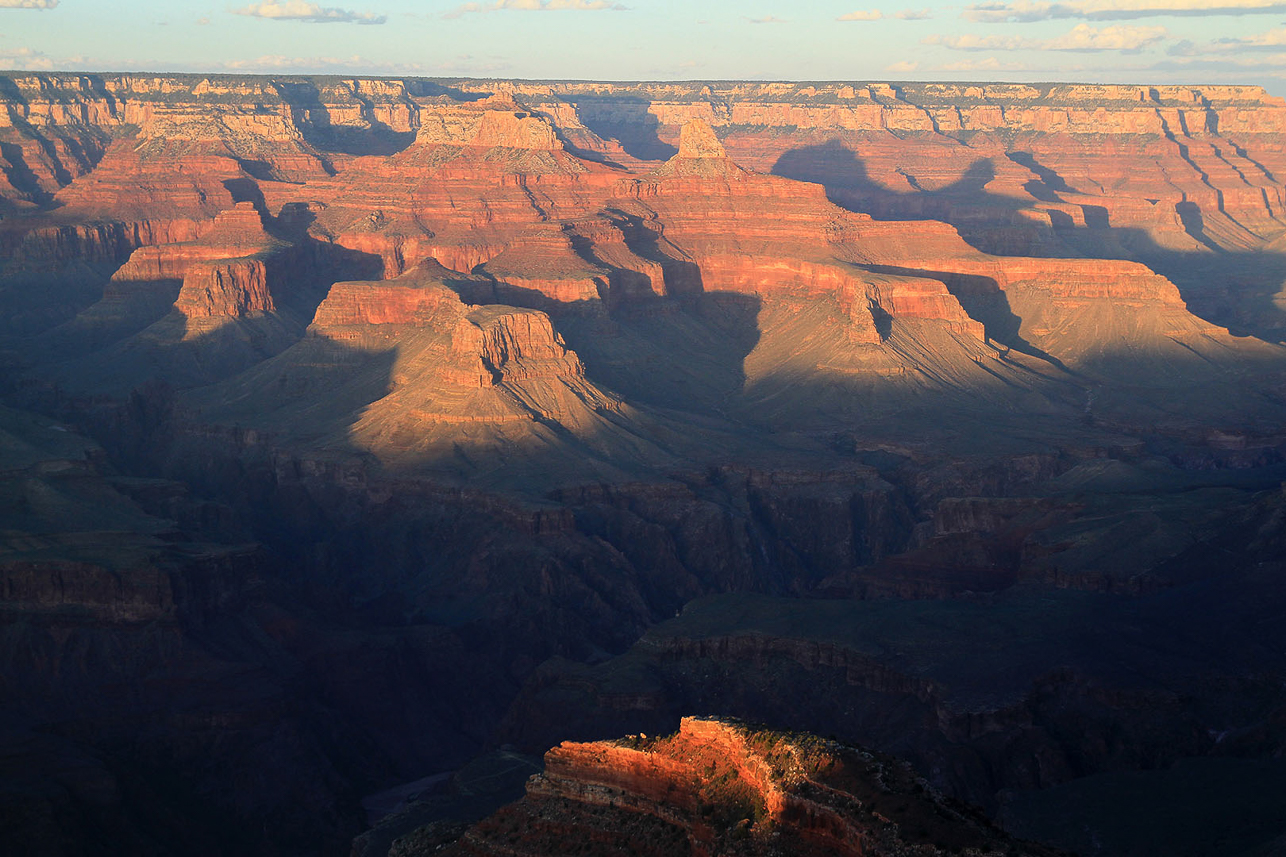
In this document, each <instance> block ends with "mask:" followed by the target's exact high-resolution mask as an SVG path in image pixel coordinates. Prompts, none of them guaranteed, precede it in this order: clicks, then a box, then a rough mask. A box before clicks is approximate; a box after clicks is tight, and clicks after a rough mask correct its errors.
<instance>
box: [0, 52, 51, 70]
mask: <svg viewBox="0 0 1286 857" xmlns="http://www.w3.org/2000/svg"><path fill="white" fill-rule="evenodd" d="M0 66H2V67H4V68H12V69H19V70H22V71H46V70H49V69H52V68H53V67H54V61H53V60H52V59H50V58H49V56H48V55H47V54H44V53H42V52H40V51H37V50H32V49H31V48H6V49H0Z"/></svg>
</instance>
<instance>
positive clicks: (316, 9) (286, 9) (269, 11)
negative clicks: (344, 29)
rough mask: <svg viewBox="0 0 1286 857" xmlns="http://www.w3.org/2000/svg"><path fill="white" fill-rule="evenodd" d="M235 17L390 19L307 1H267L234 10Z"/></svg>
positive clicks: (343, 21)
mask: <svg viewBox="0 0 1286 857" xmlns="http://www.w3.org/2000/svg"><path fill="white" fill-rule="evenodd" d="M232 14H234V15H248V16H249V17H251V18H270V19H272V20H274V21H307V22H308V23H311V24H383V23H384V22H385V21H387V20H388V18H387V17H386V16H384V15H376V14H375V13H373V12H350V11H349V10H347V9H339V8H337V7H335V6H319V5H317V4H316V3H309V2H307V0H266V2H263V3H251V4H250V5H249V6H245V7H243V8H241V9H233V10H232Z"/></svg>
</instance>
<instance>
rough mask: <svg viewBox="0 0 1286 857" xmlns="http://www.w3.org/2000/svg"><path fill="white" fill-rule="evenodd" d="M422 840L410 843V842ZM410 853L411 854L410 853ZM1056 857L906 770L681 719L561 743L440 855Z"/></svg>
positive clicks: (819, 743)
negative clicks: (496, 808)
mask: <svg viewBox="0 0 1286 857" xmlns="http://www.w3.org/2000/svg"><path fill="white" fill-rule="evenodd" d="M413 841H414V838H412V839H411V840H410V842H413ZM410 842H408V843H407V846H406V850H405V851H404V852H403V853H406V854H408V855H410V854H416V853H426V854H427V853H430V851H429V850H428V849H427V848H426V849H425V850H424V851H422V852H419V851H416V850H415V848H414V846H413V845H411V844H410ZM911 849H915V853H922V854H943V853H953V852H956V851H958V850H960V849H967V853H971V854H980V855H981V854H1002V853H1003V854H1030V855H1039V854H1052V853H1053V852H1052V851H1049V850H1047V849H1044V848H1042V847H1040V846H1037V845H1034V844H1027V843H1020V842H1016V841H1013V840H1010V839H1009V838H1008V837H1006V836H1004V834H1003V833H1001V832H1000V831H999V830H997V829H996V828H994V827H992V826H991V825H990V824H988V823H987V822H986V821H985V820H984V819H983V818H981V817H980V816H979V815H977V814H974V813H972V812H970V811H969V810H968V809H966V808H964V807H961V806H952V805H950V804H949V803H947V802H946V801H944V800H943V799H942V798H941V796H939V795H937V794H935V793H934V792H933V791H932V790H931V789H929V788H927V786H926V784H925V783H924V782H923V781H922V780H918V779H917V778H916V777H915V775H914V774H913V773H912V772H911V771H910V770H909V769H908V768H907V767H905V766H904V765H900V764H898V763H897V762H895V761H894V760H892V759H889V758H886V757H879V756H875V755H873V754H871V753H869V752H865V751H861V750H858V749H855V748H852V747H845V746H842V745H839V744H836V743H834V742H830V741H823V740H820V739H818V738H816V737H814V736H811V735H806V734H781V733H774V732H771V731H768V730H764V729H755V728H751V727H748V726H746V725H743V724H741V723H737V722H734V721H729V720H720V719H716V718H703V717H685V718H683V720H682V722H681V723H680V724H679V731H678V732H677V733H675V734H673V735H670V736H667V737H663V738H649V737H648V736H646V735H634V736H631V737H629V738H625V739H622V740H618V741H600V742H595V743H592V744H574V743H571V742H565V743H563V744H561V745H559V746H557V747H555V748H554V749H552V750H550V751H549V752H548V753H547V754H546V755H545V770H544V773H543V774H538V775H536V776H535V777H533V778H532V779H531V781H530V782H529V783H528V784H527V796H526V797H525V798H524V799H523V800H521V801H519V802H518V803H516V804H513V805H511V806H509V807H506V808H505V809H503V810H501V811H500V812H499V813H497V814H496V815H495V816H493V817H491V818H489V819H487V820H485V821H483V822H481V823H480V824H478V825H477V826H476V827H474V828H472V829H471V830H468V831H466V832H465V833H464V835H463V836H461V838H460V839H459V841H458V842H456V843H455V844H454V845H450V846H447V847H446V848H445V849H439V850H438V851H434V852H432V853H447V854H469V855H488V854H522V855H532V857H535V855H542V854H555V853H559V854H561V853H567V852H568V851H575V852H577V853H585V854H620V853H622V852H632V853H636V854H693V855H708V854H783V853H787V854H800V855H809V854H817V855H821V854H834V855H857V854H866V855H885V854H903V853H907V851H908V850H911Z"/></svg>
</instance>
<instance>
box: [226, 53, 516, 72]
mask: <svg viewBox="0 0 1286 857" xmlns="http://www.w3.org/2000/svg"><path fill="white" fill-rule="evenodd" d="M220 68H222V69H224V70H227V71H237V72H264V73H272V72H298V73H300V74H355V73H356V74H417V75H418V74H445V75H462V76H488V75H494V74H497V73H500V72H504V71H508V70H510V68H511V67H510V64H509V63H508V62H507V61H505V60H501V59H498V58H495V57H475V56H472V55H470V54H459V55H458V56H454V57H449V58H442V59H439V60H437V61H436V62H433V63H418V62H392V61H388V60H373V59H369V58H367V57H364V56H361V55H360V54H354V55H352V56H348V57H328V56H319V57H296V56H285V55H283V54H265V55H264V56H260V57H255V58H253V59H242V60H228V61H226V62H223V63H221V64H220Z"/></svg>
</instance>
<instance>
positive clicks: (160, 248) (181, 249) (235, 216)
mask: <svg viewBox="0 0 1286 857" xmlns="http://www.w3.org/2000/svg"><path fill="white" fill-rule="evenodd" d="M273 243H274V242H273V239H272V238H271V237H270V236H269V235H268V233H267V232H266V231H265V230H264V228H263V220H262V219H261V218H260V216H259V212H258V211H257V210H255V207H254V205H253V204H252V203H249V202H239V203H237V204H236V205H235V206H233V207H232V208H230V209H225V210H223V211H221V212H219V214H218V215H217V216H216V217H215V219H214V224H213V225H212V226H211V227H210V229H209V230H208V231H206V232H205V233H203V234H202V235H201V237H199V238H197V239H196V240H194V241H186V242H182V243H177V244H154V245H149V246H145V247H139V248H138V249H137V250H135V251H134V252H133V253H132V254H130V258H129V261H127V262H126V263H125V264H124V265H122V266H121V267H120V269H118V270H117V271H116V273H115V274H114V275H113V276H112V280H113V282H122V281H128V280H163V279H182V278H183V276H184V275H185V274H186V273H187V271H188V269H189V268H190V267H191V266H192V265H193V264H194V263H197V262H203V261H210V260H216V259H235V258H238V257H241V256H249V255H253V254H255V253H259V252H262V251H263V250H265V249H267V248H268V247H269V246H270V245H271V244H273Z"/></svg>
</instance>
